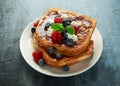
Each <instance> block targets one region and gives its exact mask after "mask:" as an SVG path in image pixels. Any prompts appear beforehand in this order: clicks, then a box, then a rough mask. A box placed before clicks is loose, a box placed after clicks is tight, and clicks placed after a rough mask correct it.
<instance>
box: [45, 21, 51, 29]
mask: <svg viewBox="0 0 120 86" xmlns="http://www.w3.org/2000/svg"><path fill="white" fill-rule="evenodd" d="M50 25H51V24H50V23H47V24H46V25H45V31H47V29H48V28H49V26H50Z"/></svg>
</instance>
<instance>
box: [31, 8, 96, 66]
mask: <svg viewBox="0 0 120 86" xmlns="http://www.w3.org/2000/svg"><path fill="white" fill-rule="evenodd" d="M34 26H35V28H32V30H31V31H32V38H33V42H34V43H33V44H34V48H35V50H36V51H40V52H42V53H43V60H44V61H45V63H46V64H48V65H50V66H54V67H62V66H65V65H72V64H75V63H77V62H79V61H82V60H84V59H87V58H89V57H91V55H92V53H93V46H94V42H93V41H92V40H91V36H92V34H93V31H94V29H95V27H96V20H95V19H93V18H90V17H88V16H85V15H82V14H78V13H75V12H71V11H66V10H61V9H57V8H52V9H49V10H48V11H47V12H46V14H45V15H44V16H42V17H41V18H39V19H38V21H37V24H34ZM53 51H54V52H53ZM56 57H57V58H56ZM58 57H60V58H58Z"/></svg>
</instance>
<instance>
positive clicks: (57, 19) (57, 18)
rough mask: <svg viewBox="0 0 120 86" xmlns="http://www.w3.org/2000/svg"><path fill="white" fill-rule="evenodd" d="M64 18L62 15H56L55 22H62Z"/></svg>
mask: <svg viewBox="0 0 120 86" xmlns="http://www.w3.org/2000/svg"><path fill="white" fill-rule="evenodd" d="M63 19H64V18H61V17H56V18H55V19H54V22H55V23H62V20H63Z"/></svg>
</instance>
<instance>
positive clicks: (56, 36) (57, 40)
mask: <svg viewBox="0 0 120 86" xmlns="http://www.w3.org/2000/svg"><path fill="white" fill-rule="evenodd" d="M52 42H53V43H56V44H62V34H61V33H60V32H59V31H53V33H52Z"/></svg>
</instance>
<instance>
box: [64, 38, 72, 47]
mask: <svg viewBox="0 0 120 86" xmlns="http://www.w3.org/2000/svg"><path fill="white" fill-rule="evenodd" d="M65 44H66V45H67V46H73V39H71V38H67V39H66V40H65Z"/></svg>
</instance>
